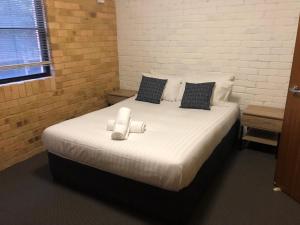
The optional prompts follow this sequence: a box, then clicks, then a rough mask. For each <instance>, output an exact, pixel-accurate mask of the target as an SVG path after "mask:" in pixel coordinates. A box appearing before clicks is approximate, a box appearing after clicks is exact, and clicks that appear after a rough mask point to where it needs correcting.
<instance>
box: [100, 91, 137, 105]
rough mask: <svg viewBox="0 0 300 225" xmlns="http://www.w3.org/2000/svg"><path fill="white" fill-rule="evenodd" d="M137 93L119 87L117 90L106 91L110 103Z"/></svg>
mask: <svg viewBox="0 0 300 225" xmlns="http://www.w3.org/2000/svg"><path fill="white" fill-rule="evenodd" d="M135 94H136V91H132V90H125V89H119V90H115V91H108V92H106V99H107V103H108V104H109V105H113V104H116V103H118V102H120V101H123V100H125V99H127V98H130V97H132V96H134V95H135Z"/></svg>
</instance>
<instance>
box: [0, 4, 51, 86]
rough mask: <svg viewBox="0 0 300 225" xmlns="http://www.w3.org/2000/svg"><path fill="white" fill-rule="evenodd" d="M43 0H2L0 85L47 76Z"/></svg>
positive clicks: (48, 65) (0, 16) (48, 72)
mask: <svg viewBox="0 0 300 225" xmlns="http://www.w3.org/2000/svg"><path fill="white" fill-rule="evenodd" d="M49 58H50V57H49V51H48V43H47V29H46V24H45V14H44V5H43V0H6V1H4V0H2V1H1V6H0V84H3V83H9V82H15V81H21V80H28V79H33V78H40V77H45V76H50V62H49Z"/></svg>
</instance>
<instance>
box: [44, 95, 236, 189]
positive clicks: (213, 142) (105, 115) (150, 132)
mask: <svg viewBox="0 0 300 225" xmlns="http://www.w3.org/2000/svg"><path fill="white" fill-rule="evenodd" d="M122 106H125V107H129V108H130V109H131V110H132V119H134V120H141V121H145V123H146V125H147V130H146V132H145V133H143V134H135V133H130V135H129V137H128V139H127V140H124V141H115V140H111V137H110V135H111V132H109V131H106V123H107V120H108V119H114V117H115V116H116V114H117V111H118V109H119V108H120V107H122ZM238 115H239V108H238V105H237V104H235V103H224V104H223V105H219V106H212V108H211V110H210V111H207V110H199V109H182V108H179V103H178V102H167V101H162V102H161V104H159V105H157V104H151V103H145V102H139V101H135V100H134V98H130V99H128V100H125V101H123V102H120V103H118V104H115V105H113V106H111V107H107V108H104V109H101V110H98V111H95V112H92V113H89V114H86V115H84V116H81V117H78V118H75V119H71V120H68V121H65V122H62V123H59V124H56V125H54V126H51V127H49V128H47V129H46V130H45V131H44V133H43V143H44V145H45V148H46V149H47V150H48V151H49V152H51V153H54V154H56V155H59V156H61V157H63V158H67V159H71V160H74V161H77V162H80V163H82V164H86V165H89V166H92V167H95V168H98V169H100V170H103V171H106V172H109V173H113V174H117V175H120V176H123V177H127V178H130V179H133V180H136V181H140V182H144V183H147V184H150V185H154V186H157V187H160V188H163V189H166V190H170V191H179V190H181V189H182V188H184V187H186V186H188V185H189V184H190V183H191V182H192V180H193V179H194V177H195V175H196V174H197V172H198V170H199V169H200V167H201V166H202V165H203V163H204V162H205V161H206V160H207V159H208V157H209V156H210V154H211V153H212V152H213V150H214V148H215V147H216V146H217V145H218V144H219V143H220V142H221V140H222V139H223V137H224V136H225V135H226V134H227V132H228V131H229V130H230V128H231V127H232V125H233V124H234V123H235V121H236V120H237V118H238Z"/></svg>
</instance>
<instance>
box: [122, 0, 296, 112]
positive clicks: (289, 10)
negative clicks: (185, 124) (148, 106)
mask: <svg viewBox="0 0 300 225" xmlns="http://www.w3.org/2000/svg"><path fill="white" fill-rule="evenodd" d="M116 2H117V21H118V47H119V65H120V82H121V87H122V88H129V89H137V88H138V84H139V81H140V78H141V73H142V72H149V71H150V70H152V69H153V70H156V71H160V72H163V73H167V74H176V75H179V76H185V75H187V74H197V75H199V76H201V74H233V75H235V76H236V81H235V85H234V89H233V95H232V100H233V101H237V102H239V103H240V104H241V106H242V107H244V106H245V105H247V104H251V103H252V104H260V105H270V106H278V107H283V106H284V105H285V100H286V94H287V87H288V82H289V77H290V70H291V65H292V58H293V49H294V45H295V39H296V31H297V24H298V16H299V12H300V0H226V1H225V0H117V1H116Z"/></svg>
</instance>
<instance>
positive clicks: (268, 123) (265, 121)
mask: <svg viewBox="0 0 300 225" xmlns="http://www.w3.org/2000/svg"><path fill="white" fill-rule="evenodd" d="M241 122H242V124H243V125H244V126H248V127H253V128H257V129H262V130H267V131H273V132H278V133H280V132H281V128H282V120H276V119H270V118H264V117H258V116H252V115H242V118H241Z"/></svg>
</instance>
